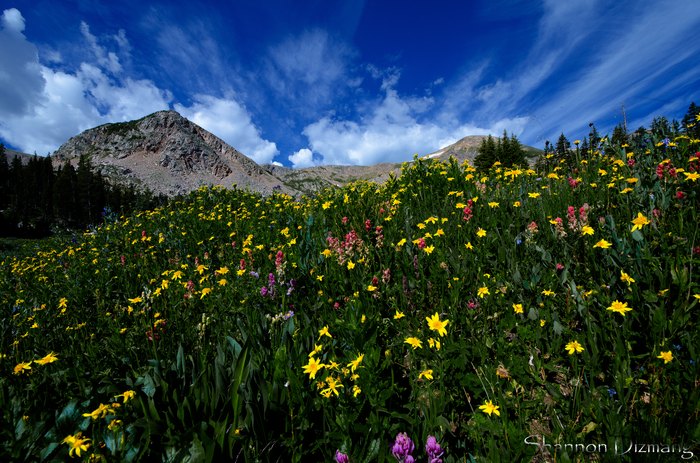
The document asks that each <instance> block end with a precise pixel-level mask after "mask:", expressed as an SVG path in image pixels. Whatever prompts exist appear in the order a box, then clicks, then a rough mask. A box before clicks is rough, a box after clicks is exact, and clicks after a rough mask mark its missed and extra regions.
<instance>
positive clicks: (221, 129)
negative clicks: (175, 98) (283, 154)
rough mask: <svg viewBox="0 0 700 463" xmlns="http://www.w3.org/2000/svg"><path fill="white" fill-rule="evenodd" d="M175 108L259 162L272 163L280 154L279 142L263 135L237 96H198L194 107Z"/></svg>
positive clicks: (177, 106) (178, 106) (179, 105)
mask: <svg viewBox="0 0 700 463" xmlns="http://www.w3.org/2000/svg"><path fill="white" fill-rule="evenodd" d="M175 110H176V111H178V112H179V113H180V114H182V115H183V116H185V117H186V118H188V119H190V120H191V121H192V122H194V123H195V124H197V125H199V126H201V127H203V128H204V129H206V130H208V131H210V132H212V133H213V134H215V135H217V136H218V137H220V138H221V139H223V140H224V141H225V142H226V143H228V144H230V145H231V146H233V147H234V148H236V149H238V150H239V151H241V152H242V153H243V154H245V155H246V156H249V157H250V158H252V159H253V160H254V161H255V162H257V163H269V162H271V161H272V160H273V158H274V157H275V156H276V155H277V154H279V150H278V149H277V145H275V143H273V142H270V141H267V140H265V139H263V138H262V137H261V135H260V131H259V130H258V128H257V127H256V126H255V125H254V124H253V122H252V121H251V119H250V115H249V114H248V112H247V111H246V110H245V108H244V107H243V106H241V104H240V103H238V102H237V101H236V100H235V99H233V98H216V97H213V96H209V95H196V96H195V98H194V102H193V104H192V105H191V106H189V107H186V106H183V105H181V104H176V105H175Z"/></svg>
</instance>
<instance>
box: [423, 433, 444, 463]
mask: <svg viewBox="0 0 700 463" xmlns="http://www.w3.org/2000/svg"><path fill="white" fill-rule="evenodd" d="M425 453H427V454H428V461H430V463H442V458H440V457H441V456H442V454H443V453H445V452H444V451H443V450H442V447H440V444H438V442H437V439H436V438H435V436H428V440H427V441H426V442H425Z"/></svg>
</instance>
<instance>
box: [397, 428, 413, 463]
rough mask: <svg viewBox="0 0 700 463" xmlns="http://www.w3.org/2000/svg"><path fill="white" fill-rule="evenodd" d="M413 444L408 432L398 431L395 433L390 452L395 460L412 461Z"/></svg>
mask: <svg viewBox="0 0 700 463" xmlns="http://www.w3.org/2000/svg"><path fill="white" fill-rule="evenodd" d="M413 449H415V446H414V445H413V441H412V440H411V438H410V437H408V434H406V433H405V432H400V433H398V434H397V435H396V440H395V441H394V445H393V446H392V447H391V453H392V454H393V455H394V457H396V459H397V460H399V461H400V462H403V463H412V462H413V461H414V459H413V457H412V456H411V454H412V453H413Z"/></svg>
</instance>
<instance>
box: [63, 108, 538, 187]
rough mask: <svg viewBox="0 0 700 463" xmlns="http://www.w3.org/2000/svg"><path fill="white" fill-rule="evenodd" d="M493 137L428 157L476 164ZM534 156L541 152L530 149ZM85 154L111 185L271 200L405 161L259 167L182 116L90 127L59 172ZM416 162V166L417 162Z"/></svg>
mask: <svg viewBox="0 0 700 463" xmlns="http://www.w3.org/2000/svg"><path fill="white" fill-rule="evenodd" d="M485 138H486V137H485V136H483V135H470V136H467V137H464V138H462V139H461V140H458V141H457V142H455V143H453V144H451V145H449V146H446V147H444V148H442V149H440V150H438V151H436V152H434V153H430V154H427V155H425V156H422V158H424V159H437V160H441V161H446V160H448V159H449V158H450V157H454V158H456V159H457V161H458V162H460V163H462V162H464V161H465V160H466V161H469V162H470V163H473V162H474V158H475V157H476V155H477V154H478V151H479V146H480V145H481V142H482V141H483V140H484V139H485ZM524 148H525V149H526V151H528V152H529V153H531V155H533V154H536V153H539V152H540V151H539V150H537V149H535V148H532V147H528V146H524ZM81 154H86V155H88V156H90V159H91V161H92V164H93V165H94V166H95V167H96V168H97V169H98V170H99V171H100V172H101V173H102V174H103V175H104V176H106V177H107V178H108V179H110V181H112V182H115V183H120V184H133V185H136V186H137V187H145V188H148V189H150V190H151V191H153V192H154V193H157V194H165V195H168V196H173V195H177V194H184V193H188V192H190V191H192V190H195V189H197V188H199V187H201V186H205V185H209V186H213V185H221V186H224V187H226V188H230V187H232V186H233V185H234V184H235V185H236V186H237V187H239V188H242V189H248V190H250V191H254V192H259V193H261V194H263V195H268V194H271V193H273V192H280V193H287V194H290V195H293V196H299V195H303V194H314V193H316V192H318V191H320V190H322V189H324V188H337V187H342V186H344V185H346V184H348V183H350V182H354V181H358V180H367V181H374V182H377V183H382V182H384V181H386V179H388V178H389V174H390V173H394V174H398V173H399V172H400V171H401V164H402V163H380V164H375V165H371V166H336V165H327V166H316V167H307V168H302V169H291V168H289V167H282V166H278V165H273V164H266V165H263V166H261V165H259V164H257V163H256V162H255V161H253V160H252V159H250V158H249V157H247V156H246V155H244V154H243V153H241V152H240V151H238V150H237V149H235V148H233V147H231V146H229V145H228V144H227V143H226V142H224V141H223V140H221V139H220V138H218V137H216V136H215V135H213V134H212V133H210V132H208V131H206V130H205V129H203V128H202V127H200V126H198V125H197V124H195V123H193V122H191V121H189V120H188V119H186V118H184V117H182V116H181V115H180V114H178V113H177V112H175V111H172V110H167V111H158V112H156V113H153V114H150V115H148V116H146V117H144V118H141V119H138V120H134V121H128V122H118V123H113V124H104V125H100V126H98V127H95V128H92V129H89V130H86V131H84V132H82V133H80V134H79V135H76V136H75V137H72V138H71V139H70V140H68V141H67V142H66V143H64V144H63V145H61V147H60V148H59V149H58V150H56V151H55V152H54V153H53V155H52V159H53V162H54V166H56V167H58V166H60V165H63V164H64V163H65V162H70V163H71V164H73V165H77V163H78V159H79V158H80V155H81ZM409 162H410V161H409Z"/></svg>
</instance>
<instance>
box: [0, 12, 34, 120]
mask: <svg viewBox="0 0 700 463" xmlns="http://www.w3.org/2000/svg"><path fill="white" fill-rule="evenodd" d="M0 25H1V26H2V28H1V29H0V63H2V66H0V115H2V116H3V117H2V118H0V121H1V120H2V119H3V118H5V119H6V118H8V117H20V116H24V115H27V114H29V113H31V111H32V108H33V107H34V106H35V105H36V104H38V103H39V102H40V101H41V98H42V92H41V90H42V88H43V87H44V79H43V78H42V76H41V67H40V66H39V57H38V56H39V55H38V51H37V48H36V47H35V46H34V45H33V44H31V43H29V42H27V39H26V38H25V36H24V34H23V33H22V31H24V18H23V17H22V14H21V13H20V12H19V10H17V9H15V8H12V9H9V10H5V11H3V13H2V17H1V18H0ZM0 124H1V122H0Z"/></svg>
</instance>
